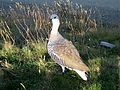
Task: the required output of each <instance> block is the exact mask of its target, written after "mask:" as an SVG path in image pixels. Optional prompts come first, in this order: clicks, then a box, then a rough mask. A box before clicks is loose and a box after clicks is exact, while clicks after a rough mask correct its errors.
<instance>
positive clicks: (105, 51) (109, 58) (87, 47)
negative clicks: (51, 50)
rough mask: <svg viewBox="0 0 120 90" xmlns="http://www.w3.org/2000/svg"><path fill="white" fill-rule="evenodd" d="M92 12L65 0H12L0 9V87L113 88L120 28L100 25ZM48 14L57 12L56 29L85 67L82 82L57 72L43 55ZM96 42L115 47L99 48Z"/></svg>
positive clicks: (118, 70) (119, 81) (119, 65)
mask: <svg viewBox="0 0 120 90" xmlns="http://www.w3.org/2000/svg"><path fill="white" fill-rule="evenodd" d="M93 12H94V11H92V10H91V9H89V10H86V9H84V8H83V7H82V6H81V5H78V4H75V5H73V4H72V3H71V2H65V3H64V4H62V2H55V4H54V6H53V7H51V6H49V5H47V4H45V5H44V6H38V5H36V4H34V5H23V4H22V3H19V2H16V3H15V4H14V5H13V6H9V9H7V10H6V9H3V8H1V12H0V13H1V16H0V90H119V89H120V78H119V77H120V30H119V29H120V27H110V28H109V27H103V26H102V24H101V23H100V22H98V23H97V22H96V20H95V19H94V18H93V17H92V16H94V15H93V14H94V13H93ZM52 13H57V14H58V15H59V16H61V17H60V20H61V26H60V33H61V34H62V35H63V36H64V37H65V38H67V39H68V40H71V41H72V42H73V44H74V45H75V46H76V48H77V50H78V51H79V53H80V55H81V58H82V59H83V61H84V62H85V63H86V64H87V65H88V67H89V68H90V72H88V78H89V79H88V81H83V80H82V79H81V78H80V77H79V75H77V74H76V73H75V72H74V71H70V70H67V69H66V72H65V73H62V70H61V68H60V66H59V65H57V64H56V63H55V62H54V61H53V60H52V59H51V58H50V56H49V55H48V53H47V48H46V46H47V41H48V37H49V32H50V29H51V24H50V22H49V16H50V15H51V14H52ZM100 41H107V42H110V43H112V44H115V48H112V49H110V48H106V47H102V46H100Z"/></svg>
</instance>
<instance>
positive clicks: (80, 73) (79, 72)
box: [73, 69, 87, 81]
mask: <svg viewBox="0 0 120 90" xmlns="http://www.w3.org/2000/svg"><path fill="white" fill-rule="evenodd" d="M73 70H74V71H75V72H77V73H78V74H79V75H80V77H81V78H82V79H83V80H85V81H87V75H86V74H85V72H84V71H80V70H77V69H73Z"/></svg>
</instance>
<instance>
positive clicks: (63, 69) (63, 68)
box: [60, 65, 65, 73]
mask: <svg viewBox="0 0 120 90" xmlns="http://www.w3.org/2000/svg"><path fill="white" fill-rule="evenodd" d="M60 66H61V68H62V72H63V73H64V72H65V67H64V66H62V65H60Z"/></svg>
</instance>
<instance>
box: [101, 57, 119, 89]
mask: <svg viewBox="0 0 120 90" xmlns="http://www.w3.org/2000/svg"><path fill="white" fill-rule="evenodd" d="M118 60H119V59H118V58H117V56H109V57H105V58H103V59H102V61H101V68H100V83H101V90H118V88H119V66H118V63H119V61H118Z"/></svg>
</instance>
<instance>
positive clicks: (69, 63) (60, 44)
mask: <svg viewBox="0 0 120 90" xmlns="http://www.w3.org/2000/svg"><path fill="white" fill-rule="evenodd" d="M51 19H52V24H53V25H52V31H51V33H50V38H49V42H48V53H49V55H50V56H51V58H52V59H53V60H54V61H55V62H56V63H57V64H59V65H60V66H61V67H62V69H63V72H64V70H65V67H66V68H68V69H70V70H74V71H75V72H77V73H78V74H79V75H80V76H81V78H82V79H83V80H87V76H86V74H85V72H87V71H89V68H88V67H87V66H86V65H85V64H84V63H83V61H82V59H81V57H80V56H79V53H78V51H77V49H76V48H75V46H74V45H73V44H72V42H70V41H68V40H66V39H64V38H63V37H62V36H61V34H60V33H59V32H58V28H59V25H60V22H59V18H58V16H57V15H55V14H53V15H52V16H51Z"/></svg>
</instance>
